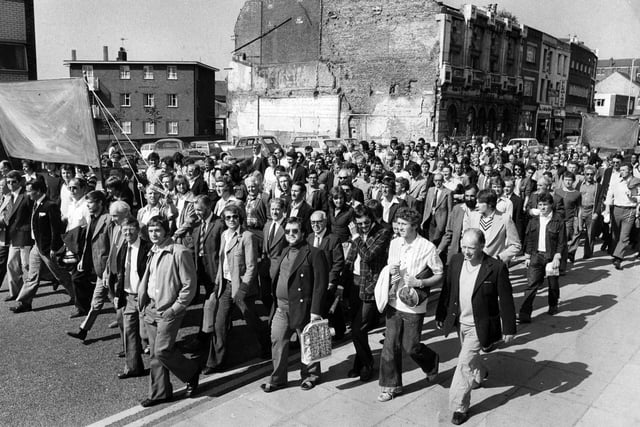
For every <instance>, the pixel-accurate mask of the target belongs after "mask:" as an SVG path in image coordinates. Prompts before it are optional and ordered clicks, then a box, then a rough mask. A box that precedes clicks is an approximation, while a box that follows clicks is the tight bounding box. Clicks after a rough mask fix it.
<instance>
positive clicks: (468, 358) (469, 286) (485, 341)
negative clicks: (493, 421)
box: [436, 228, 516, 424]
mask: <svg viewBox="0 0 640 427" xmlns="http://www.w3.org/2000/svg"><path fill="white" fill-rule="evenodd" d="M484 243H485V238H484V233H483V232H482V230H480V229H477V228H470V229H468V230H465V232H464V234H463V236H462V243H461V248H462V253H460V254H455V255H454V256H453V258H452V259H451V263H450V264H449V268H448V270H447V279H446V282H445V284H444V286H443V289H442V293H441V294H440V300H439V301H438V308H437V311H436V322H437V325H438V327H439V328H444V333H445V335H447V334H448V333H449V332H451V330H452V329H453V328H454V327H455V328H456V329H457V331H458V336H459V337H460V342H461V349H460V354H459V355H458V365H457V366H456V370H455V373H454V374H453V380H452V383H451V388H450V389H449V402H450V406H451V409H452V410H453V411H454V412H453V418H452V420H451V422H452V423H453V424H462V423H463V422H465V421H466V420H467V418H468V410H469V405H470V402H471V390H472V389H473V388H474V387H477V386H479V385H480V384H481V383H482V381H484V380H485V379H486V378H487V376H488V372H487V370H486V368H485V367H484V366H483V363H482V360H481V358H480V357H479V353H480V350H484V351H485V352H488V351H491V350H492V349H494V348H495V346H496V344H497V343H498V342H499V341H500V340H503V341H504V342H505V343H508V342H510V341H511V340H512V339H513V336H514V335H515V333H516V316H515V307H514V304H513V294H512V288H511V282H510V281H509V270H508V269H507V266H506V265H505V264H504V263H503V262H502V261H499V260H497V259H495V258H491V257H490V256H488V255H487V254H485V253H484V252H483V249H484ZM501 319H502V327H501V324H500V320H501ZM503 328H504V330H503ZM503 333H504V335H503Z"/></svg>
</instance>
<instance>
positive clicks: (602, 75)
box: [596, 58, 640, 82]
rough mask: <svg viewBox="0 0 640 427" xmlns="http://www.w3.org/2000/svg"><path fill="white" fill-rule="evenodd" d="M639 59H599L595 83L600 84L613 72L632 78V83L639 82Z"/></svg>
mask: <svg viewBox="0 0 640 427" xmlns="http://www.w3.org/2000/svg"><path fill="white" fill-rule="evenodd" d="M638 67H640V58H609V59H599V60H598V67H597V70H596V82H600V81H602V80H604V79H606V78H607V77H609V76H610V75H611V74H613V73H615V72H619V73H623V74H626V75H628V76H633V81H635V82H640V69H639V68H638Z"/></svg>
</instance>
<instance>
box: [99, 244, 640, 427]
mask: <svg viewBox="0 0 640 427" xmlns="http://www.w3.org/2000/svg"><path fill="white" fill-rule="evenodd" d="M597 255H599V256H597V257H595V258H592V259H589V260H579V261H577V262H576V263H575V264H573V265H571V264H570V266H571V270H570V271H569V272H568V273H567V275H566V276H563V277H561V279H560V283H561V294H560V306H559V309H560V312H559V313H558V314H557V315H555V316H550V315H548V314H547V313H546V311H547V307H546V297H547V295H546V291H545V292H541V293H540V294H539V296H538V298H537V300H536V304H535V306H534V313H533V322H532V323H531V324H526V325H521V326H519V329H518V334H517V336H516V339H515V341H514V342H513V343H512V344H510V345H508V346H505V347H502V348H499V349H496V350H494V351H493V352H491V353H489V354H484V355H483V358H484V360H485V363H486V364H487V366H488V367H489V370H490V376H489V378H488V380H487V382H486V383H485V384H484V385H483V387H482V388H480V389H478V390H474V391H473V392H472V396H471V404H472V406H471V409H470V416H471V417H470V418H469V420H468V421H467V422H466V424H465V425H469V426H475V425H480V426H513V425H517V426H519V427H520V426H549V425H553V426H554V427H560V426H598V427H600V426H603V425H607V427H613V426H631V425H640V413H637V412H635V408H636V405H637V401H638V398H637V396H638V395H639V394H640V382H639V381H638V380H637V379H638V378H640V335H638V334H635V333H633V331H632V330H631V329H630V328H629V325H636V324H639V323H640V310H639V309H638V306H639V305H640V290H638V284H640V280H639V276H640V261H638V260H635V259H634V260H633V261H627V262H626V263H625V264H624V267H625V268H624V269H623V270H622V271H618V270H615V269H614V268H613V266H612V265H611V262H610V258H609V257H606V256H602V255H603V253H602V252H599V253H597ZM578 256H579V257H580V256H581V253H580V252H579V253H578ZM511 271H512V274H511V277H512V283H513V287H514V296H515V300H516V307H519V304H520V302H521V301H522V298H523V289H524V286H525V285H526V282H525V279H524V276H523V274H524V272H525V270H524V267H523V265H522V264H519V265H516V266H515V267H513V268H512V270H511ZM433 300H434V301H432V302H430V304H429V312H430V313H428V314H429V315H428V316H427V318H426V319H425V324H424V328H423V334H422V340H423V341H422V342H424V343H425V344H427V345H429V346H430V347H431V348H432V349H434V350H435V351H437V352H438V353H439V354H440V362H441V365H440V374H439V376H438V378H437V379H436V380H435V381H434V382H433V383H429V382H428V381H427V380H426V378H425V375H424V374H423V373H422V371H421V370H420V369H419V368H418V367H417V365H415V364H414V363H413V362H412V361H411V360H410V359H408V358H406V357H405V359H404V362H403V365H404V374H403V381H404V394H402V395H400V396H398V397H396V398H395V399H393V400H392V401H390V402H386V403H379V402H377V401H376V397H377V395H378V394H379V386H378V383H377V378H374V379H373V380H372V381H370V382H367V383H362V382H360V381H359V380H358V379H351V378H347V371H348V370H349V369H350V368H351V365H352V362H353V354H354V350H353V346H352V344H351V343H350V342H349V341H346V342H343V343H341V344H338V345H336V346H335V347H334V350H333V354H332V356H331V357H330V358H328V359H326V360H324V361H323V362H322V369H323V377H322V382H321V383H320V384H319V385H318V386H317V387H315V388H314V389H312V390H310V391H303V390H301V389H300V388H299V383H300V376H299V370H298V369H299V365H298V364H297V360H296V359H297V356H292V357H291V358H290V362H291V364H290V374H289V387H288V388H286V389H283V390H279V391H276V392H273V393H269V394H267V393H264V392H263V391H262V390H261V389H260V384H262V383H264V382H265V381H266V379H267V377H268V375H269V374H270V370H271V367H270V364H269V362H262V363H258V361H257V360H256V359H253V360H250V361H248V362H246V363H245V364H244V365H243V366H241V367H239V368H236V369H235V370H233V371H230V372H227V373H223V374H216V375H212V376H207V377H203V379H202V382H201V384H202V388H201V392H200V393H199V394H198V396H197V397H196V398H192V399H182V400H176V401H175V402H171V403H168V404H165V405H161V406H159V407H155V408H150V409H144V408H142V407H140V406H133V405H132V406H131V407H130V408H129V409H128V410H125V411H122V412H119V413H115V414H114V415H112V416H110V417H108V418H104V419H101V420H100V421H97V422H96V423H95V424H94V425H99V426H106V425H113V426H118V425H131V426H145V425H154V426H200V425H202V426H205V425H213V424H216V425H222V426H243V427H244V426H275V425H277V426H294V425H295V426H374V425H375V426H412V425H440V424H443V425H448V424H450V420H451V411H450V410H449V408H448V392H449V386H450V384H451V379H452V376H453V372H454V370H455V365H456V362H457V353H458V351H459V344H458V340H457V337H456V336H455V335H449V336H448V337H444V336H443V335H442V333H441V332H440V331H438V330H436V329H435V322H434V319H433V311H434V309H435V304H434V302H435V298H433ZM382 339H383V336H382V329H381V328H380V329H377V330H375V331H373V332H372V333H371V334H370V337H369V341H370V343H371V344H372V349H373V351H374V355H375V356H376V362H377V360H378V358H379V354H380V350H381V347H382V345H381V344H380V340H382ZM376 367H377V365H376Z"/></svg>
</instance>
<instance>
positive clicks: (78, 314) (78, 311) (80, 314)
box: [69, 310, 87, 319]
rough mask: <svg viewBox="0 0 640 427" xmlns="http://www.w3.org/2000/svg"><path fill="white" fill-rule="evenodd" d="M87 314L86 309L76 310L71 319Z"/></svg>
mask: <svg viewBox="0 0 640 427" xmlns="http://www.w3.org/2000/svg"><path fill="white" fill-rule="evenodd" d="M86 314H87V313H85V312H84V311H80V310H75V311H74V312H73V313H71V316H69V319H76V318H78V317H83V316H85V315H86Z"/></svg>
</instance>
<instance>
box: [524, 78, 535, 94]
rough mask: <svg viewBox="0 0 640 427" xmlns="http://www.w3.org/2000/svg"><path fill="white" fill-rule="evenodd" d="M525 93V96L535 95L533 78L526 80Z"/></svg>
mask: <svg viewBox="0 0 640 427" xmlns="http://www.w3.org/2000/svg"><path fill="white" fill-rule="evenodd" d="M523 94H524V96H533V81H532V80H525V81H524V87H523Z"/></svg>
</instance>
